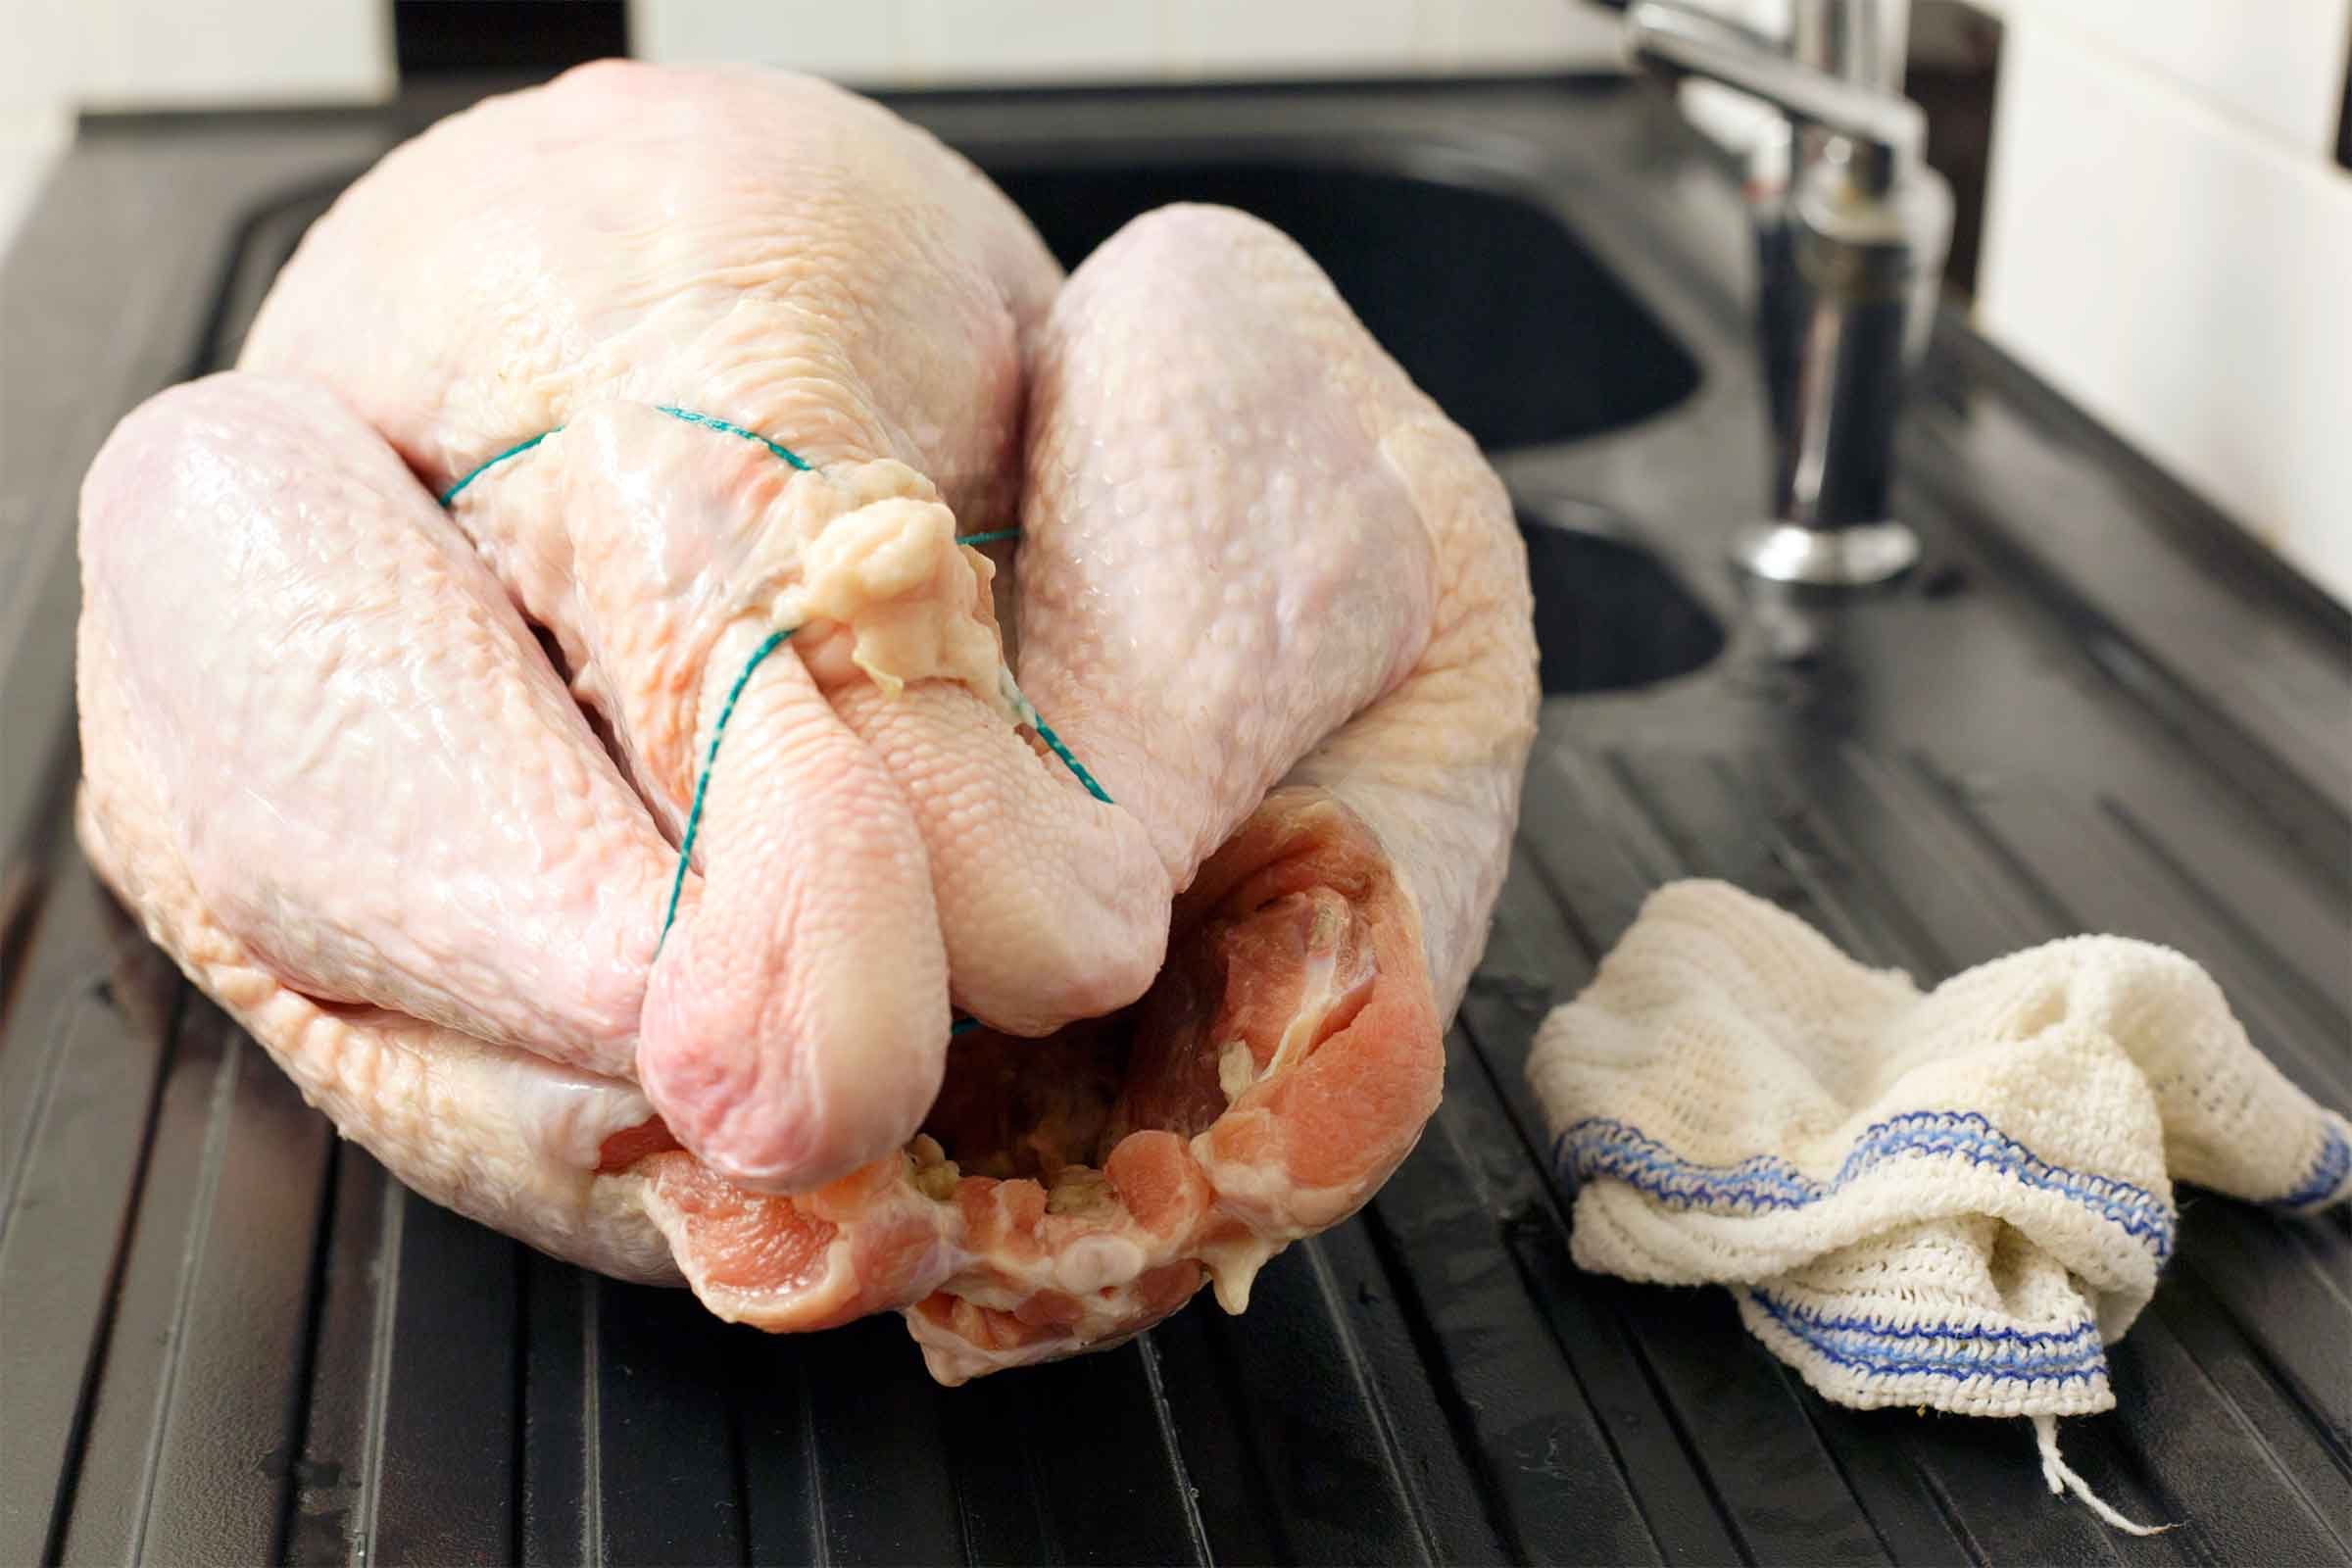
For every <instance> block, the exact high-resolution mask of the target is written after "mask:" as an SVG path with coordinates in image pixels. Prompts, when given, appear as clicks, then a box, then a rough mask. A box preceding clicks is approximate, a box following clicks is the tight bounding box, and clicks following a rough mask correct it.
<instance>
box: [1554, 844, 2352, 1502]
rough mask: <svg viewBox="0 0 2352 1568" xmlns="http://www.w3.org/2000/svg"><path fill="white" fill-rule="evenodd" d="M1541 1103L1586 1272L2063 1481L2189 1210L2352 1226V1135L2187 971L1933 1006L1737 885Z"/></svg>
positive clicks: (1671, 949) (1592, 1012) (1699, 896)
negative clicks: (2014, 1421)
mask: <svg viewBox="0 0 2352 1568" xmlns="http://www.w3.org/2000/svg"><path fill="white" fill-rule="evenodd" d="M1528 1076H1529V1078H1530V1080H1531V1081H1532V1082H1533V1083H1534V1085H1535V1089H1536V1092H1537V1095H1538V1096H1539V1097H1540V1098H1541V1100H1542V1101H1543V1103H1544V1107H1545V1110H1546V1112H1547V1114H1548V1116H1549V1118H1550V1123H1551V1132H1552V1135H1553V1137H1554V1138H1555V1140H1556V1144H1555V1146H1554V1156H1555V1160H1556V1165H1557V1169H1558V1172H1559V1174H1560V1176H1561V1178H1562V1180H1563V1181H1564V1182H1566V1183H1568V1184H1570V1186H1571V1187H1572V1189H1573V1191H1574V1192H1575V1194H1576V1203H1575V1237H1574V1250H1575V1256H1576V1261H1577V1262H1578V1263H1579V1264H1580V1265H1581V1266H1583V1267H1585V1268H1588V1269H1594V1270H1597V1271H1599V1272H1602V1273H1607V1274H1615V1275H1620V1276H1622V1277H1624V1278H1626V1279H1631V1280H1644V1281H1654V1282H1657V1283H1661V1284H1669V1285H1724V1286H1728V1287H1730V1288H1731V1290H1732V1293H1733V1295H1734V1296H1735V1297H1736V1298H1737V1299H1738V1300H1739V1303H1740V1317H1741V1319H1742V1320H1743V1321H1744V1322H1745V1323H1746V1324H1747V1327H1748V1328H1749V1329H1750V1330H1751V1331H1752V1332H1753V1333H1754V1334H1755V1336H1756V1337H1757V1338H1758V1339H1760V1340H1762V1341H1763V1342H1764V1344H1765V1345H1766V1346H1767V1347H1769V1348H1771V1350H1772V1351H1773V1353H1774V1354H1776V1355H1778V1356H1780V1357H1781V1358H1782V1359H1783V1360H1785V1361H1787V1362H1788V1363H1789V1365H1791V1366H1793V1367H1795V1368H1796V1369H1797V1371H1798V1372H1800V1373H1801V1374H1803V1376H1804V1379H1805V1381H1806V1382H1807V1383H1809V1384H1811V1385H1812V1386H1813V1387H1814V1388H1815V1389H1817V1390H1819V1391H1820V1392H1821V1393H1822V1394H1823V1395H1824V1396H1826V1397H1829V1398H1831V1399H1834V1400H1836V1401H1838V1403H1840V1404H1848V1405H1855V1406H1859V1407H1866V1408H1867V1407H1871V1406H1877V1405H1925V1406H1933V1407H1935V1408H1936V1409H1940V1410H1950V1411H1956V1412H1961V1413H1965V1414H1969V1415H1985V1416H2019V1417H2026V1418H2030V1419H2031V1420H2032V1421H2033V1422H2034V1429H2035V1432H2036V1435H2037V1437H2038V1441H2039V1445H2040V1449H2041V1457H2042V1474H2043V1477H2044V1479H2045V1480H2046V1481H2047V1482H2048V1484H2049V1487H2050V1490H2051V1491H2052V1492H2053V1493H2055V1492H2058V1491H2059V1490H2060V1488H2061V1487H2062V1486H2065V1487H2070V1488H2072V1490H2073V1491H2074V1492H2075V1493H2076V1494H2077V1495H2079V1496H2081V1497H2082V1500H2083V1501H2084V1502H2085V1503H2087V1504H2088V1505H2090V1506H2091V1507H2093V1508H2095V1509H2096V1510H2097V1511H2098V1512H2099V1514H2100V1516H2101V1517H2102V1518H2104V1519H2106V1520H2107V1521H2108V1522H2109V1523H2110V1524H2113V1525H2116V1526H2118V1527H2119V1528H2123V1529H2128V1530H2132V1531H2141V1530H2142V1529H2143V1528H2144V1527H2141V1526H2138V1525H2134V1524H2132V1523H2131V1522H2130V1521H2128V1520H2126V1519H2124V1518H2123V1517H2122V1516H2121V1515H2119V1514H2117V1513H2115V1511H2114V1510H2113V1509H2110V1508H2108V1507H2107V1506H2106V1505H2105V1504H2104V1503H2102V1502H2100V1501H2099V1500H2098V1499H2097V1498H2095V1497H2093V1496H2092V1495H2090V1492H2089V1489H2088V1488H2087V1487H2085V1486H2083V1484H2082V1481H2081V1479H2080V1478H2079V1477H2077V1476H2076V1475H2075V1474H2074V1472H2073V1471H2071V1470H2069V1469H2067V1468H2066V1466H2065V1464H2064V1462H2063V1461H2062V1460H2060V1458H2059V1456H2058V1447H2057V1438H2056V1432H2055V1422H2056V1418H2057V1417H2059V1416H2064V1415H2080V1414H2085V1413H2088V1412H2091V1411H2096V1410H2105V1409H2108V1408H2111V1407H2112V1406H2113V1405H2114V1403H2115V1396H2114V1394H2113V1393H2112V1392H2111V1391H2110V1390H2109V1388H2108V1381H2107V1357H2106V1349H2105V1347H2106V1346H2107V1345H2109V1344H2110V1343H2112V1342H2114V1341H2115V1340H2117V1339H2119V1338H2121V1337H2122V1336H2123V1333H2124V1331H2125V1330H2126V1329H2128V1328H2130V1327H2131V1321H2132V1319H2133V1318H2135V1317H2137V1316H2138V1315H2139V1310H2140V1308H2141V1307H2143V1306H2145V1305H2146V1304H2147V1302H2148V1298H2149V1297H2150V1296H2151V1295H2152V1294H2153V1293H2154V1291H2155V1288H2156V1276H2157V1272H2158V1271H2159V1270H2160V1269H2162V1268H2163V1267H2164V1265H2165V1262H2166V1260H2167V1259H2168V1258H2170V1257H2171V1255H2172V1251H2173V1243H2174V1237H2175V1234H2176V1226H2175V1212H2174V1206H2173V1183H2174V1182H2175V1181H2185V1182H2194V1183H2196V1184H2197V1185H2198V1186H2200V1187H2208V1188H2211V1189H2213V1190H2214V1191H2216V1192H2222V1193H2228V1194H2229V1195H2231V1196H2232V1197H2236V1198H2242V1199H2247V1200H2250V1201H2255V1202H2260V1203H2268V1204H2273V1205H2276V1206H2278V1207H2282V1208H2289V1209H2306V1210H2308V1209H2316V1208H2320V1207H2324V1206H2326V1205H2328V1204H2331V1203H2336V1202H2341V1201H2344V1200H2345V1199H2346V1198H2347V1197H2352V1124H2347V1122H2346V1121H2345V1119H2344V1118H2343V1117H2342V1116H2340V1115H2337V1114H2336V1113H2334V1112H2332V1111H2329V1110H2327V1109H2324V1108H2322V1107H2321V1106H2320V1105H2318V1104H2316V1103H2313V1102H2312V1100H2311V1099H2310V1098H2309V1097H2308V1096H2306V1095H2305V1094H2304V1093H2303V1092H2302V1091H2301V1090H2299V1089H2297V1088H2295V1087H2294V1086H2293V1085H2292V1084H2290V1083H2288V1082H2287V1080H2286V1079H2285V1078H2284V1077H2283V1076H2281V1075H2280V1073H2279V1072H2278V1069H2277V1068H2276V1067H2274V1066H2272V1065H2271V1063H2270V1062H2269V1060H2267V1059H2266V1058H2265V1057H2264V1056H2263V1055H2262V1054H2261V1053H2259V1052H2258V1051H2256V1050H2255V1049H2254V1047H2253V1046H2252V1045H2251V1044H2250V1043H2249V1042H2248V1040H2247V1038H2246V1032H2245V1030H2244V1028H2243V1027H2241V1026H2240V1025H2239V1023H2238V1021H2237V1020H2236V1018H2235V1017H2233V1016H2232V1015H2231V1014H2230V1011H2229V1005H2228V1004H2227V1003H2226V1002H2225V1001H2224V1000H2223V998H2222V993H2221V990H2220V988H2219V987H2218V986H2216V985H2215V984H2214V983H2213V981H2212V979H2211V978H2210V977H2208V976H2207V975H2206V973H2205V971H2204V970H2203V969H2201V968H2199V967H2198V966H2197V965H2196V964H2194V963H2192V962H2190V961H2189V960H2188V959H2187V958H2185V957H2182V956H2180V954H2178V953H2174V952H2172V951H2171V950H2169V949H2165V948H2159V947H2153V946H2150V945H2148V944H2146V943H2142V942H2132V941H2127V940H2124V939H2122V938H2118V937H2075V938H2071V939H2069V940H2066V941H2063V942H2053V943H2050V944H2048V945H2047V946H2045V947H2039V948H2034V949H2033V950H2031V951H2030V952H2026V953H2020V954H2016V955H2014V956H2010V957H2006V958H2002V959H1999V960H1997V961H1995V962H1992V963H1987V964H1985V965H1983V966H1982V967H1979V968H1976V969H1971V970H1970V971H1968V972H1967V973H1965V974H1962V975H1957V976H1955V977H1953V978H1952V979H1950V980H1948V981H1946V982H1944V983H1943V984H1942V985H1940V986H1937V987H1936V989H1935V990H1934V991H1932V992H1929V993H1927V994H1926V995H1924V996H1923V995H1922V994H1921V993H1920V991H1919V989H1918V988H1917V987H1916V986H1914V985H1913V984H1912V983H1911V980H1910V978H1909V977H1908V976H1906V975H1904V974H1902V973H1901V972H1900V971H1895V970H1874V969H1869V968H1866V967H1864V966H1863V965H1861V964H1858V963H1856V962H1854V961H1853V960H1852V959H1851V958H1848V957H1847V956H1845V955H1843V954H1841V953H1839V952H1838V950H1837V949H1836V948H1834V947H1832V946H1831V945H1830V944H1829V943H1828V942H1827V941H1825V940H1824V939H1823V938H1822V937H1821V936H1820V935H1819V934H1818V933H1817V932H1815V931H1814V930H1813V929H1812V928H1811V927H1810V926H1807V925H1806V924H1805V923H1804V922H1803V921H1801V920H1798V919H1796V918H1795V917H1794V916H1792V915H1789V914H1788V913H1786V912H1784V911H1782V910H1781V909H1779V908H1776V907H1773V906H1772V905H1769V904H1766V903H1764V902H1762V901H1761V900H1758V899H1755V898H1752V897H1750V896H1749V895H1747V894H1745V893H1742V892H1740V890H1738V889H1737V888H1733V887H1729V886H1726V885H1725V884H1723V883H1720V882H1678V883H1674V884H1671V885H1669V886H1667V887H1664V888H1661V889H1659V890H1658V891H1657V892H1656V893H1655V894H1653V895H1651V897H1650V898H1649V900H1648V902H1647V903H1645V904H1644V905H1643V906H1642V912H1641V914H1640V916H1639V917H1638V918H1637V919H1636V920H1635V921H1634V924H1633V926H1632V927H1631V929H1629V930H1628V931H1627V932H1626V934H1625V936H1624V938H1623V939H1622V940H1621V941H1620V942H1619V943H1618V945H1617V947H1616V949H1615V950H1614V951H1613V952H1611V953H1610V954H1609V956H1608V957H1607V958H1606V959H1605V960H1604V961H1603V962H1602V964H1601V966H1600V971H1599V973H1598V974H1597V975H1595V976H1594V977H1593V983H1592V985H1591V986H1589V987H1587V988H1586V990H1585V992H1584V994H1583V995H1582V996H1580V997H1578V998H1577V999H1576V1000H1575V1001H1574V1002H1572V1003H1569V1004H1567V1005H1564V1006H1561V1007H1559V1008H1557V1009H1555V1010H1554V1011H1553V1012H1552V1014H1551V1016H1550V1017H1549V1018H1548V1019H1546V1020H1545V1021H1544V1026H1543V1029H1542V1031H1541V1032H1540V1033H1539V1034H1538V1036H1537V1040H1536V1047H1535V1052H1534V1054H1533V1056H1532V1057H1531V1059H1530V1061H1529V1064H1528Z"/></svg>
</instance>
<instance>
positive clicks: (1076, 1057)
mask: <svg viewBox="0 0 2352 1568" xmlns="http://www.w3.org/2000/svg"><path fill="white" fill-rule="evenodd" d="M1374 978H1375V964H1374V961H1373V956H1372V944H1371V942H1370V940H1369V932H1368V931H1367V930H1366V929H1364V916H1363V915H1362V914H1361V913H1360V912H1359V911H1358V910H1357V909H1355V908H1354V907H1352V906H1351V905H1350V904H1349V903H1348V900H1347V899H1346V898H1344V897H1343V896H1341V895H1340V894H1339V893H1337V892H1335V891H1333V890H1332V889H1330V888H1324V887H1316V888H1309V889H1305V890H1301V891H1297V892H1291V893H1286V894H1283V895H1281V896H1279V897H1276V898H1273V899H1270V900H1268V901H1266V902H1265V903H1264V904H1262V905H1259V906H1258V907H1254V908H1245V909H1242V910H1239V911H1236V910H1233V909H1230V908H1224V909H1217V910H1214V911H1212V912H1210V913H1209V914H1208V915H1207V917H1206V918H1203V919H1199V920H1196V921H1194V922H1193V923H1192V925H1191V926H1190V927H1189V928H1188V929H1185V930H1182V931H1179V932H1178V933H1177V934H1176V935H1175V937H1174V938H1173V939H1172V940H1171V941H1170V943H1169V952H1168V959H1167V962H1166V965H1165V966H1164V967H1163V968H1162V969H1161V971H1160V974H1159V978H1158V979H1157V980H1155V981H1153V982H1152V989H1151V991H1150V992H1149V993H1148V994H1146V996H1145V997H1144V999H1143V1000H1142V1001H1140V1002H1138V1003H1136V1004H1135V1005H1133V1006H1130V1007H1127V1008H1124V1009H1122V1010H1121V1011H1119V1012H1116V1013H1113V1014H1111V1015H1110V1016H1108V1017H1105V1018H1095V1019H1088V1020H1085V1021H1083V1022H1080V1023H1076V1024H1072V1025H1070V1026H1069V1027H1068V1028H1065V1029H1062V1030H1060V1031H1059V1032H1057V1033H1055V1034H1054V1035H1051V1036H1049V1037H1047V1038H1046V1039H1043V1040H1023V1039H1017V1038H1014V1037H1012V1036H1009V1035H1002V1034H998V1033H995V1032H994V1031H992V1030H988V1029H979V1030H975V1031H973V1032H972V1033H970V1034H968V1035H966V1036H964V1037H963V1038H962V1039H960V1040H958V1041H956V1044H954V1045H953V1046H951V1047H950V1048H949V1051H948V1067H947V1077H946V1080H945V1082H944V1083H943V1084H942V1086H941V1088H940V1092H939V1099H938V1100H937V1101H936V1102H934V1103H933V1105H932V1107H931V1114H930V1115H929V1117H927V1118H926V1119H925V1121H924V1123H923V1132H924V1134H925V1136H926V1137H928V1138H930V1139H932V1140H934V1141H935V1142H936V1143H937V1145H938V1146H939V1150H940V1152H942V1153H943V1154H944V1156H945V1157H946V1159H948V1160H950V1161H953V1162H954V1163H955V1165H956V1169H957V1172H958V1173H959V1174H961V1175H965V1176H993V1177H996V1178H998V1179H1000V1180H1011V1179H1015V1178H1020V1177H1030V1178H1033V1179H1035V1180H1037V1181H1039V1182H1040V1183H1042V1184H1043V1185H1044V1186H1045V1187H1046V1188H1047V1190H1048V1192H1049V1194H1050V1195H1053V1196H1054V1198H1055V1199H1056V1200H1057V1201H1059V1200H1061V1199H1062V1198H1063V1197H1064V1196H1065V1194H1074V1193H1076V1192H1078V1191H1079V1190H1080V1189H1081V1188H1082V1187H1083V1186H1084V1185H1085V1184H1086V1183H1087V1182H1089V1181H1090V1180H1092V1179H1094V1178H1095V1177H1096V1173H1097V1171H1098V1170H1099V1168H1100V1167H1101V1166H1102V1164H1103V1161H1104V1160H1105V1159H1106V1158H1108V1157H1109V1154H1110V1152H1111V1151H1112V1150H1113V1149H1115V1148H1117V1147H1118V1145H1119V1142H1120V1140H1122V1139H1124V1138H1125V1137H1126V1136H1127V1135H1128V1134H1130V1133H1134V1132H1140V1131H1143V1130H1145V1129H1152V1128H1155V1129H1164V1130H1166V1131H1169V1132H1173V1133H1175V1134H1177V1135H1178V1136H1179V1137H1182V1138H1187V1139H1190V1138H1192V1137H1194V1136H1195V1135H1196V1134H1199V1133H1201V1132H1202V1131H1204V1130H1205V1129H1206V1128H1207V1127H1208V1126H1209V1124H1210V1123H1212V1122H1214V1121H1215V1120H1216V1119H1217V1118H1218V1117H1219V1116H1221V1115H1223V1114H1224V1113H1225V1109H1226V1107H1227V1106H1228V1105H1230V1104H1231V1103H1233V1102H1234V1101H1235V1100H1237V1099H1239V1098H1240V1097H1241V1096H1242V1095H1243V1094H1245V1093H1246V1092H1247V1091H1248V1090H1249V1089H1250V1087H1251V1086H1252V1085H1253V1084H1255V1083H1257V1082H1258V1081H1259V1080H1261V1079H1263V1078H1265V1077H1267V1076H1269V1075H1271V1074H1273V1073H1275V1072H1279V1071H1281V1070H1283V1069H1285V1068H1288V1067H1291V1066H1294V1065H1296V1064H1297V1063H1298V1062H1299V1061H1300V1060H1302V1059H1304V1057H1305V1056H1306V1055H1307V1054H1310V1053H1311V1052H1313V1051H1314V1049H1315V1048H1316V1047H1318V1046H1320V1045H1321V1044H1322V1043H1323V1042H1324V1041H1325V1040H1327V1039H1329V1038H1330V1037H1331V1036H1332V1035H1334V1034H1336V1033H1338V1032H1339V1031H1340V1030H1342V1029H1344V1028H1346V1027H1347V1026H1348V1023H1349V1022H1350V1021H1352V1020H1353V1018H1354V1017H1355V1015H1356V1013H1357V1012H1358V1011H1359V1010H1361V1008H1362V1006H1363V1005H1364V1003H1365V1002H1366V1000H1367V999H1368V998H1369V997H1370V995H1371V992H1372V983H1373V980H1374ZM929 1153H930V1151H928V1150H922V1151H918V1154H919V1155H928V1154H929Z"/></svg>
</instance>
